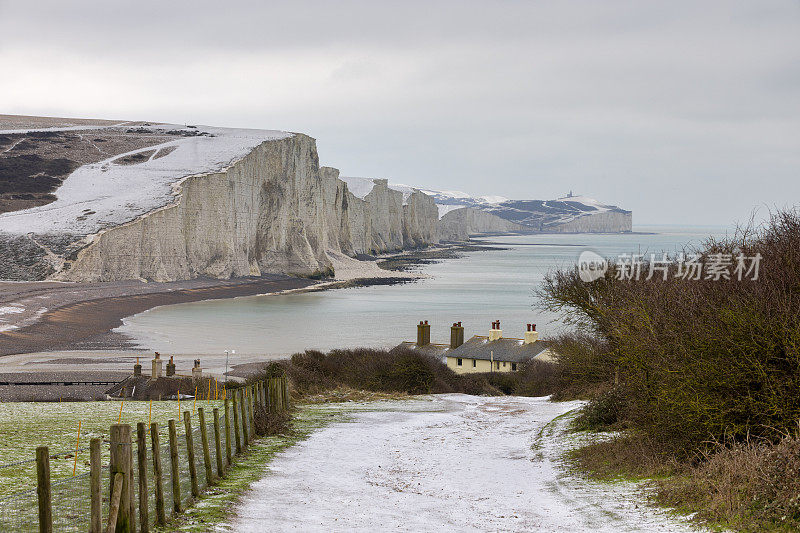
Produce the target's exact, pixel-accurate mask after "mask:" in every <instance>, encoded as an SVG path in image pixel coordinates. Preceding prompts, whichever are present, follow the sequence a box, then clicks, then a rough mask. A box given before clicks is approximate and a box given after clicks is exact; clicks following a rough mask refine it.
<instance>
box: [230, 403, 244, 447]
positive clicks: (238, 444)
mask: <svg viewBox="0 0 800 533" xmlns="http://www.w3.org/2000/svg"><path fill="white" fill-rule="evenodd" d="M231 396H233V434H234V435H235V436H236V455H239V454H240V453H242V440H241V437H240V436H239V413H238V411H239V400H238V397H239V393H238V392H236V391H235V390H234V391H233V394H231Z"/></svg>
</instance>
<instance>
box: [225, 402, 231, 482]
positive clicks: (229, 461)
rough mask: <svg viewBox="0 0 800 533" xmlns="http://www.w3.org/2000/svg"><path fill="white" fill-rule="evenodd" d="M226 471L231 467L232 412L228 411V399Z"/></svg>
mask: <svg viewBox="0 0 800 533" xmlns="http://www.w3.org/2000/svg"><path fill="white" fill-rule="evenodd" d="M224 407H225V469H226V470H227V469H228V467H229V466H231V412H230V410H229V409H228V398H225V406H224Z"/></svg>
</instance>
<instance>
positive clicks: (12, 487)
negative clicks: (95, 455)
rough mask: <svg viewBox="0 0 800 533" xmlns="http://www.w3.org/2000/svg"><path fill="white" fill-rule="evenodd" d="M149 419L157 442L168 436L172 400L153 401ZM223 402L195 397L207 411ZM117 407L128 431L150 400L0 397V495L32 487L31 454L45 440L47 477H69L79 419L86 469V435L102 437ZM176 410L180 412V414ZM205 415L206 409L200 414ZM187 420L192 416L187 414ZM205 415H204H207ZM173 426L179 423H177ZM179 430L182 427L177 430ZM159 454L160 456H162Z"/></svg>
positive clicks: (144, 416) (82, 468)
mask: <svg viewBox="0 0 800 533" xmlns="http://www.w3.org/2000/svg"><path fill="white" fill-rule="evenodd" d="M180 403H181V410H184V411H185V410H187V409H188V410H192V409H193V407H194V404H193V402H192V401H182V402H180ZM152 405H153V411H152V421H153V422H158V424H159V434H160V435H161V442H162V443H166V442H168V434H167V420H169V419H170V418H174V419H176V420H178V421H181V420H182V418H181V417H180V416H179V415H178V402H177V401H154V402H153V403H152ZM222 405H223V402H220V401H218V402H213V401H212V402H207V401H198V402H197V407H203V408H204V410H205V411H206V412H207V413H210V411H211V410H212V409H213V408H214V407H222ZM120 406H121V407H122V423H123V424H131V426H132V430H133V434H134V435H135V433H136V424H137V423H138V422H145V423H147V421H148V415H149V413H150V402H144V401H126V402H124V404H122V402H115V401H111V402H63V403H61V402H58V403H57V402H20V403H12V402H7V403H0V435H2V438H0V498H2V497H3V496H7V495H9V494H13V493H15V492H20V491H24V490H29V489H32V488H36V463H35V462H32V461H31V460H33V459H35V458H36V448H37V447H38V446H48V447H49V448H50V453H51V454H58V457H57V458H55V459H50V469H51V472H52V479H53V481H57V480H60V479H67V478H69V477H72V471H73V466H74V464H75V455H74V454H75V448H76V444H77V442H76V440H77V437H78V421H80V422H81V437H80V444H79V447H80V448H87V449H85V450H81V451H80V452H79V453H78V462H77V470H76V473H77V474H82V473H84V472H87V471H88V470H89V450H88V447H89V440H90V439H92V438H95V437H99V438H102V439H104V440H105V439H108V434H109V428H110V427H111V425H112V424H116V423H117V420H118V419H119V414H120ZM181 416H182V415H181ZM206 417H208V414H207V415H206ZM192 418H193V423H194V424H196V423H197V416H196V415H193V417H192ZM207 419H208V418H207ZM179 427H181V428H182V427H183V426H182V423H179ZM181 432H182V431H181ZM102 450H103V457H104V458H103V462H104V464H107V462H108V461H107V458H108V444H107V443H106V444H104V445H103V447H102ZM162 460H163V459H162ZM19 461H30V462H27V463H25V464H22V465H18V466H13V467H6V466H4V465H8V464H10V463H15V462H19Z"/></svg>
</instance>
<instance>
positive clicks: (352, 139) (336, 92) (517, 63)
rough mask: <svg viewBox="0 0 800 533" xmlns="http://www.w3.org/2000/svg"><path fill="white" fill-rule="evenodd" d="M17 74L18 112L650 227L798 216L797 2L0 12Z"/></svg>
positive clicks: (4, 6) (169, 6) (2, 50)
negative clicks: (261, 138) (258, 150)
mask: <svg viewBox="0 0 800 533" xmlns="http://www.w3.org/2000/svg"><path fill="white" fill-rule="evenodd" d="M0 66H2V68H3V71H4V73H13V74H12V75H11V76H6V78H5V79H3V80H0V102H4V103H5V105H6V106H7V109H6V110H5V111H6V112H20V113H27V114H60V115H89V116H106V117H111V118H123V119H125V118H130V119H150V120H165V121H166V120H170V121H177V122H187V121H188V122H196V123H207V124H217V125H230V126H244V127H262V128H281V129H288V130H292V131H303V132H306V133H309V134H310V135H312V136H315V137H317V138H318V140H319V147H320V156H321V160H322V161H323V163H326V164H331V165H334V166H338V167H340V168H342V169H343V170H344V171H345V172H346V173H348V174H353V175H380V176H385V177H390V178H393V179H395V180H396V181H401V182H405V183H409V184H419V185H424V186H429V187H432V188H436V187H439V188H448V189H463V190H466V191H467V192H472V193H478V194H484V193H491V194H502V195H505V196H509V197H519V198H522V197H536V198H544V197H554V196H556V195H560V194H563V193H564V192H566V191H567V190H569V189H574V190H575V191H576V192H580V193H585V194H589V195H593V196H596V197H598V198H599V199H601V200H605V201H609V202H614V203H619V204H620V205H623V206H625V207H627V208H630V209H633V210H634V211H635V221H637V222H662V223H667V222H675V221H681V222H686V223H697V224H701V223H719V224H726V223H730V222H731V221H733V220H735V219H744V218H747V216H748V214H749V212H750V210H751V209H752V208H753V207H755V206H759V205H762V206H763V205H780V202H785V201H786V199H791V198H798V197H800V180H797V175H798V171H799V170H800V156H798V154H800V4H798V3H797V2H795V1H790V0H785V1H780V0H774V1H765V2H754V1H729V0H716V1H715V0H710V1H703V2H696V1H677V2H675V1H666V0H665V1H642V0H630V1H617V0H611V1H604V2H595V1H591V0H585V1H540V2H513V1H507V2H413V1H407V2H374V1H372V2H357V1H349V2H291V3H288V2H287V3H272V2H228V3H221V2H218V1H217V2H205V1H202V2H159V3H151V2H135V3H117V2H107V1H106V2H100V1H97V2H94V1H92V2H61V1H52V2H50V1H40V2H21V1H16V0H6V1H2V0H0ZM755 184H758V186H755Z"/></svg>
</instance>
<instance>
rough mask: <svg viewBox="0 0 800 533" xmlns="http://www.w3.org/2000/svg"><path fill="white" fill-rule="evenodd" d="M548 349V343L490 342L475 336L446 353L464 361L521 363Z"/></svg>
mask: <svg viewBox="0 0 800 533" xmlns="http://www.w3.org/2000/svg"><path fill="white" fill-rule="evenodd" d="M549 347H550V343H549V342H548V341H536V342H532V343H530V344H525V343H524V342H523V340H522V339H512V338H505V337H504V338H500V339H497V340H494V341H490V340H489V337H484V336H482V335H475V336H474V337H472V338H471V339H470V340H468V341H467V342H465V343H464V344H462V345H461V346H459V347H458V348H456V349H455V350H450V351H449V352H447V357H461V358H464V359H485V360H487V361H489V360H491V359H494V360H495V361H506V362H510V363H523V362H525V361H528V360H529V359H533V358H534V357H536V356H537V355H539V354H541V353H542V352H544V351H545V350H546V349H547V348H549Z"/></svg>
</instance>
